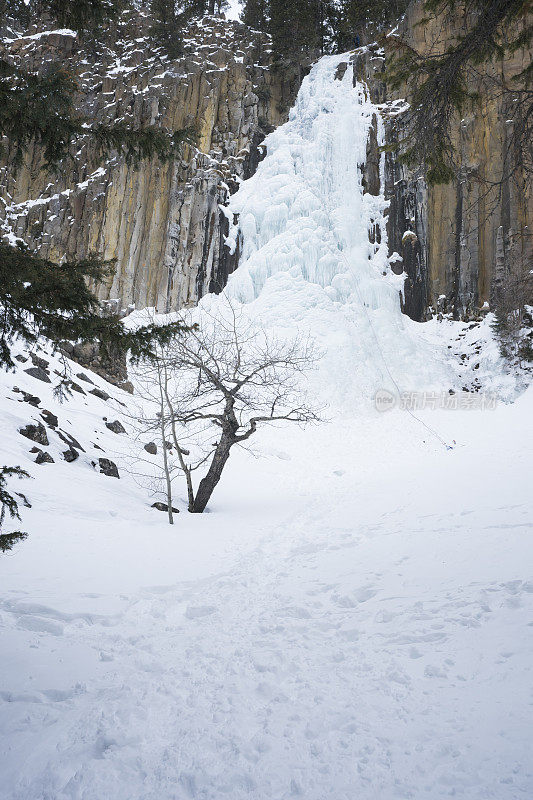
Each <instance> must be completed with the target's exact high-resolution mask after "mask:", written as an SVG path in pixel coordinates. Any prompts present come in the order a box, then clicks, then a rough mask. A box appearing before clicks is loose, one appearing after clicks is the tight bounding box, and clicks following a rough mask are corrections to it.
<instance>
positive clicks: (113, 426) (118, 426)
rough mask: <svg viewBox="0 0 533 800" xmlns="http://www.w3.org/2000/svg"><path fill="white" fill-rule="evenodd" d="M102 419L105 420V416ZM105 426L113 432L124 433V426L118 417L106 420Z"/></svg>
mask: <svg viewBox="0 0 533 800" xmlns="http://www.w3.org/2000/svg"><path fill="white" fill-rule="evenodd" d="M104 420H106V418H105V417H104ZM105 426H106V428H109V430H110V431H113V433H126V428H125V427H124V425H123V424H122V423H121V422H120V421H119V420H118V419H116V420H115V421H114V422H107V421H106V423H105Z"/></svg>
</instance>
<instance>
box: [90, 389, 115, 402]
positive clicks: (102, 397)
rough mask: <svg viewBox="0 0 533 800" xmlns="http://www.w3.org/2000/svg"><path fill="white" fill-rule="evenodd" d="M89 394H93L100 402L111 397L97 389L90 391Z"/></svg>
mask: <svg viewBox="0 0 533 800" xmlns="http://www.w3.org/2000/svg"><path fill="white" fill-rule="evenodd" d="M89 394H94V396H95V397H99V398H100V400H109V398H110V397H111V395H109V394H108V393H107V392H104V391H103V390H102V389H98V388H95V389H90V390H89Z"/></svg>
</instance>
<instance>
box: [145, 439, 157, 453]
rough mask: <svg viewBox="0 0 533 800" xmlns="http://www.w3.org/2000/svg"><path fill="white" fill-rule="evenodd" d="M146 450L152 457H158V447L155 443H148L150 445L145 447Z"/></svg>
mask: <svg viewBox="0 0 533 800" xmlns="http://www.w3.org/2000/svg"><path fill="white" fill-rule="evenodd" d="M144 449H145V450H146V452H147V453H150V455H152V456H156V455H157V445H156V443H155V442H148V444H145V445H144Z"/></svg>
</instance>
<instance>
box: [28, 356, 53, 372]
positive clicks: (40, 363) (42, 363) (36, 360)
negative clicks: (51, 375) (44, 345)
mask: <svg viewBox="0 0 533 800" xmlns="http://www.w3.org/2000/svg"><path fill="white" fill-rule="evenodd" d="M30 358H31V363H32V364H33V366H34V367H40V368H41V369H44V370H46V369H47V368H48V366H49V364H50V362H49V361H47V360H46V358H40V356H36V355H35V353H30Z"/></svg>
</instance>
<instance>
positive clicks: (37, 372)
mask: <svg viewBox="0 0 533 800" xmlns="http://www.w3.org/2000/svg"><path fill="white" fill-rule="evenodd" d="M24 372H27V374H28V375H31V376H32V378H37V380H38V381H43V382H44V383H52V381H51V380H50V378H49V376H48V373H47V372H46V370H44V369H43V368H42V367H29V368H28V369H25V370H24Z"/></svg>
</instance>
